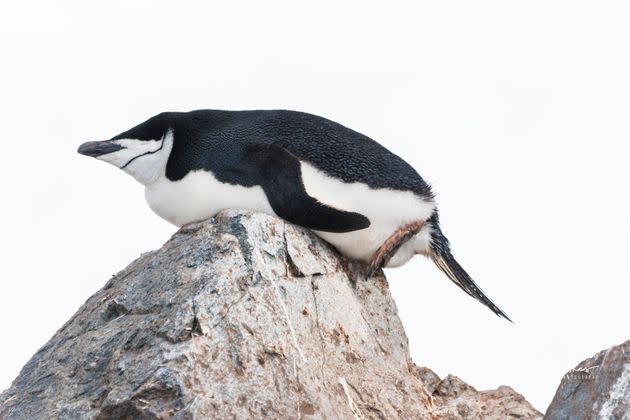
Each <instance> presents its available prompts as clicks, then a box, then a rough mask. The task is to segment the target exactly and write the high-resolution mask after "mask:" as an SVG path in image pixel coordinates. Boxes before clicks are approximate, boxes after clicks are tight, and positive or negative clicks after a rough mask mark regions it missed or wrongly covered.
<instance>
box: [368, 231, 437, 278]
mask: <svg viewBox="0 0 630 420" xmlns="http://www.w3.org/2000/svg"><path fill="white" fill-rule="evenodd" d="M425 223H426V221H425V220H421V221H417V222H413V223H409V224H408V225H405V226H403V227H401V228H399V229H398V230H396V231H395V232H394V233H392V235H391V236H390V237H389V238H387V239H386V240H385V242H383V245H381V246H380V247H379V248H378V249H377V250H376V252H375V253H374V255H373V256H372V260H371V261H370V265H369V266H368V271H367V276H368V277H371V276H373V275H374V273H376V271H378V270H379V269H380V268H382V267H383V266H384V265H385V264H387V262H388V261H389V260H390V259H391V258H392V257H393V256H394V254H396V251H398V248H400V247H401V245H402V244H404V243H405V242H407V241H408V240H409V239H411V237H412V236H414V235H415V234H417V233H418V232H420V229H422V227H423V226H424V224H425Z"/></svg>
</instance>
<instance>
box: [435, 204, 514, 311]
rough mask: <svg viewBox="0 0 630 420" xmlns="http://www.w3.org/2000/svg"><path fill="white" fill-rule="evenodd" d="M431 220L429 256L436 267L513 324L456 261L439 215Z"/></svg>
mask: <svg viewBox="0 0 630 420" xmlns="http://www.w3.org/2000/svg"><path fill="white" fill-rule="evenodd" d="M431 219H434V220H431ZM431 219H430V221H429V222H430V223H431V227H432V232H431V248H430V251H429V255H428V256H429V257H430V258H431V259H432V260H433V262H434V263H435V265H437V266H438V268H439V269H440V270H442V272H444V274H446V276H447V277H448V278H449V279H451V281H452V282H453V283H455V284H456V285H457V286H459V288H461V289H462V290H463V291H464V292H466V293H468V294H469V295H470V296H472V297H474V298H475V299H477V300H478V301H479V302H481V303H483V304H484V305H485V306H487V307H488V308H489V309H490V310H491V311H492V312H494V313H495V314H496V315H497V316H498V317H500V318H504V319H507V320H508V321H510V322H513V321H512V320H511V319H510V317H508V316H507V315H506V313H505V312H503V311H502V310H501V309H500V308H499V307H498V306H497V305H495V304H494V302H493V301H492V300H491V299H490V298H489V297H488V296H486V294H485V293H484V292H483V291H482V290H481V288H480V287H479V286H477V283H475V282H474V281H473V279H472V278H471V277H470V276H469V275H468V273H466V271H465V270H464V269H463V268H462V266H461V265H459V263H458V262H457V260H455V257H453V254H451V250H450V245H449V242H448V239H446V237H445V236H444V235H443V234H442V231H441V230H440V227H439V225H438V223H437V213H434V215H433V216H432V217H431Z"/></svg>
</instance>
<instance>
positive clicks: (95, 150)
mask: <svg viewBox="0 0 630 420" xmlns="http://www.w3.org/2000/svg"><path fill="white" fill-rule="evenodd" d="M124 148H125V147H123V146H121V145H119V144H117V143H112V141H111V140H105V141H88V142H87V143H83V144H82V145H81V146H79V149H78V150H77V152H79V153H80V154H82V155H85V156H91V157H99V156H101V155H106V154H108V153H114V152H117V151H119V150H122V149H124Z"/></svg>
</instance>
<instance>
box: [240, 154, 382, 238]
mask: <svg viewBox="0 0 630 420" xmlns="http://www.w3.org/2000/svg"><path fill="white" fill-rule="evenodd" d="M246 160H247V163H248V164H249V165H254V169H255V170H256V172H257V175H258V177H259V182H260V185H261V186H262V188H263V190H264V191H265V194H266V195H267V199H268V200H269V204H271V208H272V209H273V211H274V212H275V213H276V214H277V215H278V216H280V217H282V218H283V219H285V220H287V221H289V222H291V223H294V224H296V225H299V226H303V227H306V228H309V229H314V230H321V231H325V232H337V233H342V232H352V231H354V230H360V229H365V228H367V227H368V226H370V221H369V219H368V218H367V217H365V216H363V215H361V214H359V213H353V212H348V211H344V210H338V209H335V208H333V207H329V206H327V205H325V204H323V203H321V202H319V201H317V200H316V199H315V198H313V197H311V196H310V195H308V193H307V192H306V190H305V189H304V183H303V182H302V171H301V169H300V161H299V160H298V158H297V157H296V156H295V155H293V154H292V153H291V152H289V151H288V150H287V149H285V148H283V147H282V146H278V145H274V144H255V145H249V146H248V147H247V150H246Z"/></svg>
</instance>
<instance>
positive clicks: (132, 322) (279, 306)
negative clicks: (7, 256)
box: [0, 211, 540, 419]
mask: <svg viewBox="0 0 630 420" xmlns="http://www.w3.org/2000/svg"><path fill="white" fill-rule="evenodd" d="M364 270H365V267H363V266H362V265H358V264H356V263H353V262H350V261H347V260H346V259H344V258H342V257H340V256H339V255H338V254H337V253H336V252H335V251H334V250H333V249H331V248H330V247H329V246H328V245H326V244H325V243H324V242H322V241H320V240H318V239H317V238H316V237H315V236H313V235H312V234H311V233H309V232H307V231H305V230H303V229H300V228H297V227H294V226H292V225H289V224H285V223H284V222H283V221H281V220H278V219H275V218H272V217H270V216H266V215H262V214H257V213H248V212H237V211H226V212H223V213H221V214H220V215H219V216H218V217H217V218H215V219H211V220H208V221H205V222H201V223H198V224H194V225H189V226H186V227H184V228H182V229H180V231H179V232H177V233H176V234H175V235H174V236H173V237H172V238H171V239H170V240H169V241H168V242H167V243H166V244H165V245H164V246H163V247H162V248H161V249H159V250H157V251H154V252H150V253H147V254H144V255H142V256H141V257H140V258H139V259H137V260H136V261H134V262H133V263H132V264H131V265H130V266H129V267H127V268H126V269H125V270H123V271H121V272H120V273H118V274H117V275H115V276H114V277H113V278H112V279H111V280H110V281H109V282H108V283H107V284H106V285H105V286H104V287H103V289H101V290H100V291H99V292H97V293H96V294H95V295H94V296H92V297H91V298H90V299H88V301H87V302H86V303H85V304H84V305H83V306H82V307H81V308H80V309H79V311H78V312H77V313H76V314H75V315H74V316H73V317H72V319H70V321H68V322H67V323H66V324H65V325H64V326H63V327H62V328H61V329H60V330H59V331H58V332H57V333H56V334H55V335H54V336H53V337H52V339H51V340H50V341H49V342H48V343H47V344H46V345H45V346H44V347H43V348H41V349H40V350H39V351H38V352H37V353H36V354H35V355H34V356H33V358H32V359H31V360H30V361H29V362H28V363H27V364H26V365H25V366H24V368H23V369H22V372H21V373H20V375H19V376H18V377H17V378H16V379H15V381H14V382H13V384H12V386H11V388H9V389H8V390H6V391H5V392H3V393H2V394H1V395H0V418H2V419H47V418H62V419H66V418H67V419H74V418H97V419H109V418H116V419H155V418H176V419H192V418H198V419H206V418H239V419H240V418H279V419H287V418H295V419H297V418H326V419H352V418H355V419H362V418H366V419H367V418H388V419H389V418H392V419H393V418H402V419H424V418H427V419H429V418H431V419H434V418H450V419H481V418H497V419H499V418H500V419H506V418H511V417H510V416H512V417H513V418H519V419H533V418H539V417H540V413H538V412H537V411H536V410H534V409H533V408H532V407H531V406H530V405H529V404H528V403H527V402H526V401H524V400H523V398H522V397H521V396H520V395H518V394H516V393H515V392H514V391H512V390H511V389H510V388H507V387H501V388H499V389H498V390H496V391H487V392H476V391H475V390H474V388H472V387H470V386H468V385H466V384H464V383H463V382H461V381H459V380H458V379H457V378H455V377H451V376H449V377H447V378H446V379H445V380H444V381H442V380H440V379H439V378H438V377H437V376H436V375H435V374H433V373H432V372H431V374H429V373H428V372H430V371H428V370H427V369H418V368H417V367H416V366H415V365H414V364H413V363H412V362H411V359H410V356H409V349H408V345H407V337H406V335H405V332H404V330H403V327H402V324H401V322H400V320H399V318H398V316H397V313H396V306H395V304H394V302H393V300H392V297H391V295H390V292H389V288H388V284H387V281H386V280H385V278H384V277H382V276H380V277H379V276H376V277H372V278H370V279H367V280H366V279H365V276H364V275H363V274H362V273H363V272H364Z"/></svg>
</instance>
